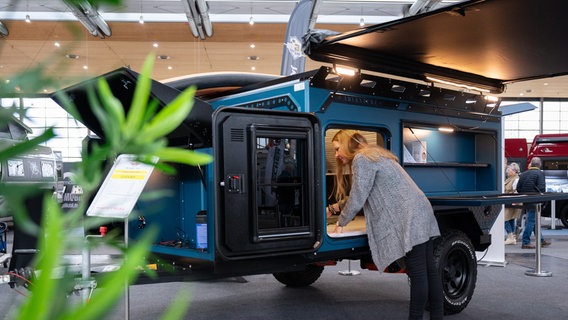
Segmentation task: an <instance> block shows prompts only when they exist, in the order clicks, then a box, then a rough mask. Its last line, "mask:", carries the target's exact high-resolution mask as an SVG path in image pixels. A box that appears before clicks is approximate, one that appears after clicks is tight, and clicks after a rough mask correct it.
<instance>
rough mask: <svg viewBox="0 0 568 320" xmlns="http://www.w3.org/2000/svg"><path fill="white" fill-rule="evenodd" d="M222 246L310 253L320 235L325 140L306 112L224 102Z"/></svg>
mask: <svg viewBox="0 0 568 320" xmlns="http://www.w3.org/2000/svg"><path fill="white" fill-rule="evenodd" d="M213 127H214V138H213V140H214V142H213V149H214V157H215V160H214V161H215V168H216V169H215V177H214V179H215V182H216V190H215V223H216V230H215V231H216V232H215V237H216V239H215V240H216V241H215V243H216V247H217V252H218V253H219V254H220V255H222V256H223V257H224V258H226V259H245V258H253V257H259V256H262V255H270V256H282V255H290V254H298V253H306V252H312V251H314V250H315V248H314V247H317V245H316V243H317V242H318V241H319V240H320V237H321V232H320V230H321V223H322V221H321V217H320V216H321V215H318V214H317V213H318V212H321V211H322V210H323V209H322V202H321V200H320V199H318V198H319V197H318V195H319V194H320V190H321V183H320V171H321V164H320V162H321V160H320V158H321V157H320V156H319V155H321V150H320V148H321V143H320V142H319V140H320V139H321V138H320V136H321V134H320V129H319V124H318V122H317V119H316V118H315V117H314V116H313V115H311V114H307V113H291V112H282V111H273V110H262V109H244V108H223V109H220V110H217V111H216V112H215V114H214V116H213Z"/></svg>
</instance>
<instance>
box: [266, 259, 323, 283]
mask: <svg viewBox="0 0 568 320" xmlns="http://www.w3.org/2000/svg"><path fill="white" fill-rule="evenodd" d="M323 268H324V267H323V266H316V265H307V266H306V269H305V270H302V271H290V272H277V273H274V274H273V275H274V278H276V280H278V281H280V283H282V284H285V285H287V286H288V287H293V288H297V287H306V286H309V285H310V284H312V283H314V282H316V280H317V279H319V277H320V276H321V273H322V272H323Z"/></svg>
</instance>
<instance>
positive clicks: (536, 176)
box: [517, 167, 546, 193]
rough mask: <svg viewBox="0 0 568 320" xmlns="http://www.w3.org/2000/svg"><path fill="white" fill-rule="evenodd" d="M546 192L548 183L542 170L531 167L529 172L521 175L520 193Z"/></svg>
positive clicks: (518, 188)
mask: <svg viewBox="0 0 568 320" xmlns="http://www.w3.org/2000/svg"><path fill="white" fill-rule="evenodd" d="M545 191H546V181H545V178H544V173H543V172H542V170H540V169H538V168H535V167H531V168H529V170H527V171H525V172H523V173H521V175H520V176H519V182H518V183H517V192H518V193H528V192H539V193H543V192H545Z"/></svg>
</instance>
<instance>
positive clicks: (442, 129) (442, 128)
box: [438, 127, 454, 133]
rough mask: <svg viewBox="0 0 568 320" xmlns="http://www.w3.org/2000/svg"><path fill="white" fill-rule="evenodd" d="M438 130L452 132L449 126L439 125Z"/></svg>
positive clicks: (452, 129)
mask: <svg viewBox="0 0 568 320" xmlns="http://www.w3.org/2000/svg"><path fill="white" fill-rule="evenodd" d="M438 131H440V132H448V133H450V132H454V128H450V127H439V128H438Z"/></svg>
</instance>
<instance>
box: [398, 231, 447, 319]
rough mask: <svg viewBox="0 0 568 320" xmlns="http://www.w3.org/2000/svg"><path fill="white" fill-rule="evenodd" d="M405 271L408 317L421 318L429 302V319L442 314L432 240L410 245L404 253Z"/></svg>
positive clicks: (440, 281)
mask: <svg viewBox="0 0 568 320" xmlns="http://www.w3.org/2000/svg"><path fill="white" fill-rule="evenodd" d="M405 262H406V273H407V274H408V276H409V277H410V310H409V316H408V318H409V319H412V320H414V319H422V317H423V315H424V308H425V307H426V303H427V302H428V301H429V302H430V319H442V318H443V316H444V298H443V289H442V277H441V275H440V273H439V272H438V270H437V268H436V264H435V262H434V246H433V240H429V241H426V242H424V243H422V244H419V245H416V246H414V247H412V250H410V252H408V253H407V254H406V259H405Z"/></svg>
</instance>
